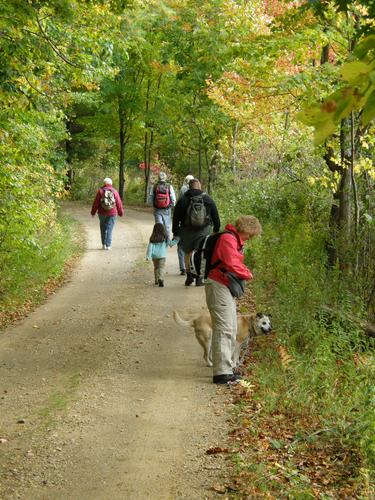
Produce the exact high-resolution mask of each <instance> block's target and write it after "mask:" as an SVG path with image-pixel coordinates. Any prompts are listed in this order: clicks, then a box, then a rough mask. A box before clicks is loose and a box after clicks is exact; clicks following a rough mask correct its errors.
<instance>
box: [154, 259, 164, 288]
mask: <svg viewBox="0 0 375 500" xmlns="http://www.w3.org/2000/svg"><path fill="white" fill-rule="evenodd" d="M152 262H153V263H154V275H155V283H156V284H157V283H158V281H159V280H161V281H164V274H165V258H164V259H152Z"/></svg>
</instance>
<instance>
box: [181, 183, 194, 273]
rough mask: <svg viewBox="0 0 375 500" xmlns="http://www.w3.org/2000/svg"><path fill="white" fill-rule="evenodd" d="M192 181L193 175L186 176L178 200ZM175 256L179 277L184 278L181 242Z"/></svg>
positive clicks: (184, 267)
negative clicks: (176, 257)
mask: <svg viewBox="0 0 375 500" xmlns="http://www.w3.org/2000/svg"><path fill="white" fill-rule="evenodd" d="M193 179H194V175H190V174H189V175H187V176H186V177H185V179H184V183H183V184H182V186H181V189H180V193H179V196H178V199H180V198H181V197H182V196H184V194H185V193H186V191H188V190H189V182H190V181H191V180H193ZM177 256H178V265H179V267H180V275H181V276H185V274H186V265H185V252H184V251H183V249H182V243H181V240H179V242H178V243H177Z"/></svg>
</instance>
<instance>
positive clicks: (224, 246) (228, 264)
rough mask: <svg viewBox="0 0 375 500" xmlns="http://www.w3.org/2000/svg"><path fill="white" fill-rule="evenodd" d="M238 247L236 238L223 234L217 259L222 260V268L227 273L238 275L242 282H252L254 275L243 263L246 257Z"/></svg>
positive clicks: (217, 250)
mask: <svg viewBox="0 0 375 500" xmlns="http://www.w3.org/2000/svg"><path fill="white" fill-rule="evenodd" d="M237 245H238V243H237V239H236V237H235V236H233V235H231V234H223V235H222V236H220V240H219V243H218V245H217V249H216V252H215V257H216V258H217V259H220V261H221V262H220V267H223V268H224V269H225V270H226V271H229V272H232V273H234V274H236V276H238V277H239V278H240V279H242V280H251V279H252V278H253V275H252V273H251V271H250V269H249V268H248V267H246V266H245V264H244V263H243V259H244V256H243V254H242V253H241V252H239V251H238V249H237V248H238V247H237Z"/></svg>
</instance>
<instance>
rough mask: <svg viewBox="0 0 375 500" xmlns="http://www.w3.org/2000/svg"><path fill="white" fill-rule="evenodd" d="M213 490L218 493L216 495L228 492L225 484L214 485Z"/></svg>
mask: <svg viewBox="0 0 375 500" xmlns="http://www.w3.org/2000/svg"><path fill="white" fill-rule="evenodd" d="M211 489H212V490H214V491H216V493H225V492H226V491H227V487H226V486H225V485H223V484H214V485H212V486H211Z"/></svg>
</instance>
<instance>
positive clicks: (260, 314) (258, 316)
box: [255, 313, 263, 318]
mask: <svg viewBox="0 0 375 500" xmlns="http://www.w3.org/2000/svg"><path fill="white" fill-rule="evenodd" d="M262 316H263V314H262V313H256V315H255V317H256V318H261V317H262Z"/></svg>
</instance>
